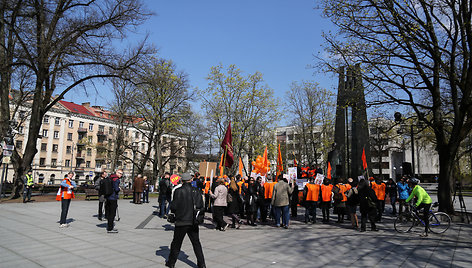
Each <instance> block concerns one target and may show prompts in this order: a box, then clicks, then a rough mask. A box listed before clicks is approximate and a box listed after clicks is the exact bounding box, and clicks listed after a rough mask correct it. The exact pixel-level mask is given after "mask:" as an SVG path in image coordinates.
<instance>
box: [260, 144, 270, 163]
mask: <svg viewBox="0 0 472 268" xmlns="http://www.w3.org/2000/svg"><path fill="white" fill-rule="evenodd" d="M262 161H263V163H264V167H267V166H269V159H268V158H267V146H266V148H265V150H264V155H263V156H262Z"/></svg>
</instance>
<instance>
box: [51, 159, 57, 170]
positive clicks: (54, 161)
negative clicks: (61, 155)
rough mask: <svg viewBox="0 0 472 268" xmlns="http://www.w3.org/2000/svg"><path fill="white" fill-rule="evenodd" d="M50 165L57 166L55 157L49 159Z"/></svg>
mask: <svg viewBox="0 0 472 268" xmlns="http://www.w3.org/2000/svg"><path fill="white" fill-rule="evenodd" d="M51 167H53V168H55V167H57V159H55V158H53V159H51Z"/></svg>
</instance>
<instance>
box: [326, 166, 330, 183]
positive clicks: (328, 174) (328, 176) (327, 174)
mask: <svg viewBox="0 0 472 268" xmlns="http://www.w3.org/2000/svg"><path fill="white" fill-rule="evenodd" d="M326 177H327V178H328V179H330V180H331V163H330V162H328V172H327V173H326Z"/></svg>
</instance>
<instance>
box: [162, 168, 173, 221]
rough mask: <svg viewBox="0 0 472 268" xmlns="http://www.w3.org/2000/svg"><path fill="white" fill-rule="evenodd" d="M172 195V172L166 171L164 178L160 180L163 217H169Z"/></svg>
mask: <svg viewBox="0 0 472 268" xmlns="http://www.w3.org/2000/svg"><path fill="white" fill-rule="evenodd" d="M171 197H172V183H171V182H170V173H169V172H166V173H165V174H164V178H162V179H161V181H160V182H159V216H160V217H161V218H162V217H163V218H167V214H168V213H169V205H170V199H171ZM166 203H167V204H166Z"/></svg>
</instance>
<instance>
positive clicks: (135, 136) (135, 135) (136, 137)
mask: <svg viewBox="0 0 472 268" xmlns="http://www.w3.org/2000/svg"><path fill="white" fill-rule="evenodd" d="M134 138H135V139H139V132H137V131H136V133H134Z"/></svg>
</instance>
